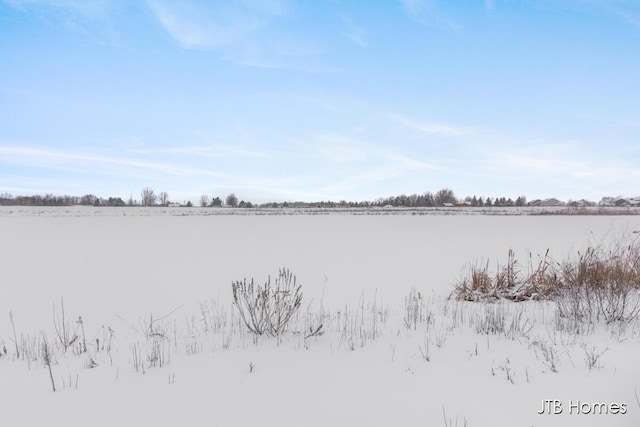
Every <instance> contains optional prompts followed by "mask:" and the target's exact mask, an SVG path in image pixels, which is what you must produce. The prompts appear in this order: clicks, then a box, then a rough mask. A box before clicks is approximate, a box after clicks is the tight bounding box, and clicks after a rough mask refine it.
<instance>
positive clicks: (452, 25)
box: [399, 0, 461, 32]
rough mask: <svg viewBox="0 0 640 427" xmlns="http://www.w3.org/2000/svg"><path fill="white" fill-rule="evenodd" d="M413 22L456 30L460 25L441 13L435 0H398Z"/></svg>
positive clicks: (446, 29) (441, 28)
mask: <svg viewBox="0 0 640 427" xmlns="http://www.w3.org/2000/svg"><path fill="white" fill-rule="evenodd" d="M399 1H400V3H401V4H402V7H403V8H404V10H405V12H406V13H407V15H408V16H409V17H411V19H413V20H414V21H415V22H417V23H419V24H421V25H425V26H428V27H432V28H437V29H440V30H445V31H454V32H457V31H459V30H460V28H461V25H460V24H459V23H458V22H456V21H454V20H452V19H450V18H449V17H447V16H446V15H445V14H443V13H442V12H441V11H440V9H439V7H438V3H437V1H436V0H399Z"/></svg>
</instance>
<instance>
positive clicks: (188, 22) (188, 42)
mask: <svg viewBox="0 0 640 427" xmlns="http://www.w3.org/2000/svg"><path fill="white" fill-rule="evenodd" d="M146 3H147V5H148V7H149V8H150V9H151V11H152V12H153V14H154V15H155V17H156V18H157V20H158V22H159V24H160V25H161V26H162V28H164V30H165V31H167V33H168V34H169V35H170V36H171V37H173V38H174V39H175V40H176V41H177V42H178V43H179V44H180V45H182V46H183V47H184V48H187V49H213V48H219V47H221V46H228V45H230V44H232V43H234V42H236V41H238V40H239V39H240V38H242V37H243V36H245V35H247V34H250V33H252V32H254V31H256V30H257V29H258V28H260V26H261V25H263V19H261V17H260V14H258V13H252V12H251V10H247V9H246V8H244V7H241V5H242V3H235V4H234V2H229V3H227V2H214V3H210V4H208V7H205V6H204V5H202V4H200V5H197V4H196V3H193V2H180V3H179V4H177V3H175V2H173V1H163V0H147V2H146Z"/></svg>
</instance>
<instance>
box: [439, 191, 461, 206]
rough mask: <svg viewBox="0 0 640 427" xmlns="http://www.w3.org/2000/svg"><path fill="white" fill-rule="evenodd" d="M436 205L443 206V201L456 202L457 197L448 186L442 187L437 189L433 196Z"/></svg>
mask: <svg viewBox="0 0 640 427" xmlns="http://www.w3.org/2000/svg"><path fill="white" fill-rule="evenodd" d="M433 198H434V201H435V204H436V206H444V204H445V203H456V202H457V201H458V199H456V195H455V194H454V193H453V190H450V189H448V188H443V189H442V190H440V191H438V192H437V193H436V194H435V196H434V197H433Z"/></svg>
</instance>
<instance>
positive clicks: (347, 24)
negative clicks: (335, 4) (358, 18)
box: [338, 14, 368, 47]
mask: <svg viewBox="0 0 640 427" xmlns="http://www.w3.org/2000/svg"><path fill="white" fill-rule="evenodd" d="M338 17H339V18H340V21H341V22H342V24H343V26H344V32H343V34H344V36H345V37H347V38H348V39H349V40H351V41H352V42H353V43H354V44H355V45H357V46H360V47H367V46H368V43H367V40H366V38H365V31H364V29H363V28H362V27H361V26H359V25H357V24H356V23H355V22H354V21H353V19H351V17H349V16H347V15H345V14H338Z"/></svg>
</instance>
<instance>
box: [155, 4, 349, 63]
mask: <svg viewBox="0 0 640 427" xmlns="http://www.w3.org/2000/svg"><path fill="white" fill-rule="evenodd" d="M146 4H147V6H148V8H149V10H150V11H151V12H152V14H153V16H154V17H155V18H156V20H157V22H158V24H159V25H160V27H161V28H162V29H164V30H165V32H166V33H167V34H168V35H169V36H170V37H171V38H172V39H173V40H175V41H176V42H177V43H178V44H179V45H180V46H182V47H183V48H185V49H201V50H210V51H213V52H216V53H218V54H219V56H220V58H221V59H223V60H225V61H229V62H232V63H235V64H238V65H244V66H249V67H256V68H289V69H298V70H302V71H313V72H335V71H339V70H338V69H337V68H335V67H332V66H327V65H326V64H323V63H322V62H320V61H319V60H317V59H316V58H317V57H319V56H320V55H322V54H323V53H324V51H325V47H324V46H323V45H322V43H320V42H318V41H317V40H313V39H312V38H309V36H308V35H307V34H305V33H299V32H295V30H293V29H292V28H289V27H290V26H288V24H290V22H291V21H290V20H291V19H293V18H292V17H291V16H290V14H291V10H292V6H291V4H290V2H289V1H286V0H270V1H266V2H262V1H258V0H232V1H228V2H207V3H204V2H203V3H196V2H194V1H184V2H179V3H177V2H174V1H169V0H146Z"/></svg>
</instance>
